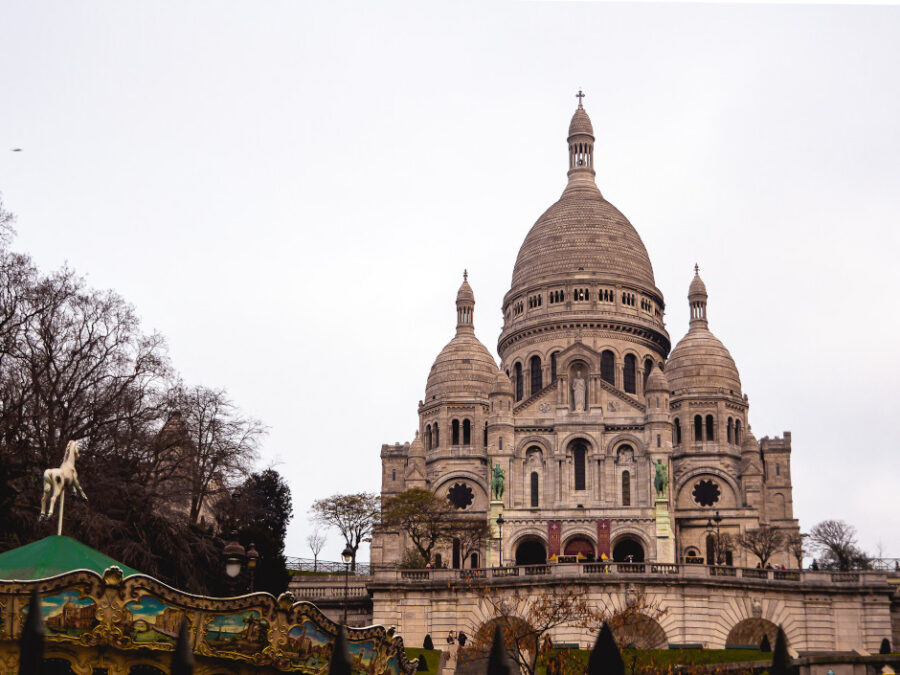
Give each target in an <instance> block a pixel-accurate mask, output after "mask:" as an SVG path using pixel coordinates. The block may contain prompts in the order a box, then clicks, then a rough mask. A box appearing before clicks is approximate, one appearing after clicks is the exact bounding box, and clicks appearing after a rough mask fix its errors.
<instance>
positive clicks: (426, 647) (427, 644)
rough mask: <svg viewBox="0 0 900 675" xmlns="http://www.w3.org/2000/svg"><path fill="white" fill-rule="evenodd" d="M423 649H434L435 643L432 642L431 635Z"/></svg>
mask: <svg viewBox="0 0 900 675" xmlns="http://www.w3.org/2000/svg"><path fill="white" fill-rule="evenodd" d="M422 648H423V649H434V642H432V640H431V633H428V634H427V635H426V636H425V641H424V642H423V643H422Z"/></svg>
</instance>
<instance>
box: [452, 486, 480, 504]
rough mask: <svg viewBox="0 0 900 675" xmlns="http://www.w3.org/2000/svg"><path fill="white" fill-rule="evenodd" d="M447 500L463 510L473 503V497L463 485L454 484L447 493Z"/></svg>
mask: <svg viewBox="0 0 900 675" xmlns="http://www.w3.org/2000/svg"><path fill="white" fill-rule="evenodd" d="M447 499H449V500H450V503H451V504H453V506H455V507H456V508H458V509H464V508H466V507H467V506H469V505H471V504H472V502H473V501H475V495H474V493H473V492H472V488H470V487H469V486H468V485H466V484H465V483H454V484H453V487H452V488H450V492H448V493H447Z"/></svg>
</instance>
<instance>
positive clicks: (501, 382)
mask: <svg viewBox="0 0 900 675" xmlns="http://www.w3.org/2000/svg"><path fill="white" fill-rule="evenodd" d="M491 393H492V394H508V395H509V396H515V393H516V392H515V389H513V383H512V382H511V381H510V379H509V377H507V375H506V373H504V372H503V371H502V370H501V371H500V372H498V373H497V377H495V378H494V386H493V387H491Z"/></svg>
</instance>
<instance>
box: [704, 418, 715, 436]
mask: <svg viewBox="0 0 900 675" xmlns="http://www.w3.org/2000/svg"><path fill="white" fill-rule="evenodd" d="M706 440H708V441H714V440H716V429H715V424H714V423H713V416H712V415H707V416H706Z"/></svg>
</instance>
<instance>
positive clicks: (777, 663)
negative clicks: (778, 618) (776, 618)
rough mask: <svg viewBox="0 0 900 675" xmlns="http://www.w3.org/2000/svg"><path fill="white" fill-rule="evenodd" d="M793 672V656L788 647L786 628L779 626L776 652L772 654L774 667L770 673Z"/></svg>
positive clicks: (770, 669)
mask: <svg viewBox="0 0 900 675" xmlns="http://www.w3.org/2000/svg"><path fill="white" fill-rule="evenodd" d="M792 672H793V668H792V667H791V656H790V654H788V649H787V636H786V635H785V634H784V629H782V627H781V626H779V627H778V637H776V638H775V652H774V653H773V654H772V667H771V668H769V675H790V673H792Z"/></svg>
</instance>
